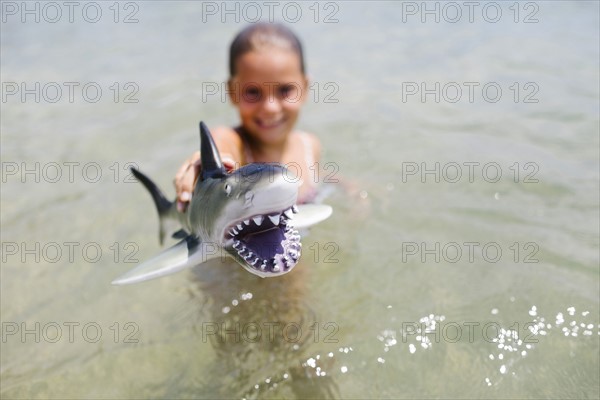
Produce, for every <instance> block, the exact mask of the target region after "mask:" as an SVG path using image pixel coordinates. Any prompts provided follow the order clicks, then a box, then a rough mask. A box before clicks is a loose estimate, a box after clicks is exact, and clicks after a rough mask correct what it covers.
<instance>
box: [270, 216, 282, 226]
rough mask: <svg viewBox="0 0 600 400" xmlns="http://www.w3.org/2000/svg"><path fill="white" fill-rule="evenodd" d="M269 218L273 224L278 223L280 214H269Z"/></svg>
mask: <svg viewBox="0 0 600 400" xmlns="http://www.w3.org/2000/svg"><path fill="white" fill-rule="evenodd" d="M268 217H269V220H270V221H271V222H272V223H273V225H279V219H280V217H281V214H274V215H269V216H268Z"/></svg>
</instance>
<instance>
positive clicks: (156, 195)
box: [131, 168, 173, 245]
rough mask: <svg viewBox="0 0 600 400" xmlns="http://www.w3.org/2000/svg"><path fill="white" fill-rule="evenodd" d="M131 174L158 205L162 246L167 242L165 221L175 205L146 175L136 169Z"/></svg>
mask: <svg viewBox="0 0 600 400" xmlns="http://www.w3.org/2000/svg"><path fill="white" fill-rule="evenodd" d="M131 172H132V173H133V175H134V176H135V177H136V179H137V180H138V181H140V182H141V183H142V184H143V185H144V186H145V187H146V189H148V191H149V192H150V195H151V196H152V199H153V200H154V204H155V205H156V210H157V211H158V220H159V231H158V239H159V241H160V244H161V245H162V244H163V242H164V240H165V222H164V221H165V219H166V217H167V214H168V213H169V210H170V209H171V207H172V206H173V203H172V202H171V201H169V200H168V199H167V198H166V197H165V195H164V194H163V192H162V191H161V190H160V189H159V188H158V186H156V184H155V183H154V182H152V180H151V179H150V178H148V177H147V176H146V175H144V174H142V173H141V172H140V171H138V170H137V169H135V168H131Z"/></svg>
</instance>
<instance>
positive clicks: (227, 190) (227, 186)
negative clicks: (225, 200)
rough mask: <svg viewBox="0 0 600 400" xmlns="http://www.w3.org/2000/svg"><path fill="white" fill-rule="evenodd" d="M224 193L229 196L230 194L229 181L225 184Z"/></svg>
mask: <svg viewBox="0 0 600 400" xmlns="http://www.w3.org/2000/svg"><path fill="white" fill-rule="evenodd" d="M225 194H226V195H227V196H229V195H230V194H231V185H230V184H229V183H226V184H225Z"/></svg>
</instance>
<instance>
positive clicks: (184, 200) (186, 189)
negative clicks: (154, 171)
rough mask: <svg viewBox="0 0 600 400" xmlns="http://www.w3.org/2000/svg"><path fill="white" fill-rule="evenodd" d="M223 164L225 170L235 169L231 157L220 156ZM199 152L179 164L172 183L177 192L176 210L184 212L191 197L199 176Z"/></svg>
mask: <svg viewBox="0 0 600 400" xmlns="http://www.w3.org/2000/svg"><path fill="white" fill-rule="evenodd" d="M222 161H223V166H224V167H225V169H226V170H227V172H231V171H233V170H234V169H235V162H234V161H233V159H232V158H231V157H228V156H227V155H225V156H224V157H222ZM200 165H201V163H200V152H199V151H196V152H195V153H194V154H192V156H191V157H190V158H189V159H188V160H187V161H186V162H184V163H183V165H181V167H180V168H179V170H178V171H177V174H176V175H175V179H174V180H173V183H174V184H175V191H176V193H177V211H179V212H184V211H185V210H186V208H187V206H188V204H189V203H190V200H191V199H192V193H193V192H194V186H195V184H196V180H197V179H198V177H199V176H200Z"/></svg>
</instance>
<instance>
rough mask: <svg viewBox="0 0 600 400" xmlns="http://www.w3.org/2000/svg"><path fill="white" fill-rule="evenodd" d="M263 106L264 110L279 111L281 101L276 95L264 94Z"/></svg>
mask: <svg viewBox="0 0 600 400" xmlns="http://www.w3.org/2000/svg"><path fill="white" fill-rule="evenodd" d="M263 108H264V109H265V111H269V112H279V111H281V101H280V100H279V99H278V98H277V97H276V96H273V95H269V96H266V98H265V101H264V102H263Z"/></svg>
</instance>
